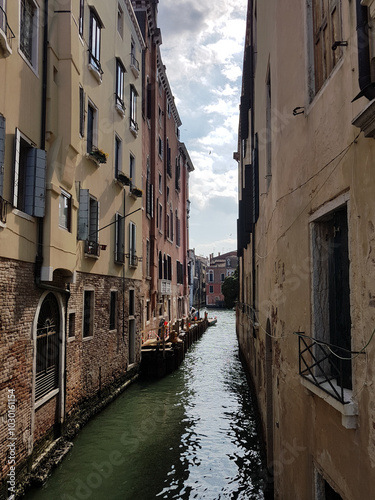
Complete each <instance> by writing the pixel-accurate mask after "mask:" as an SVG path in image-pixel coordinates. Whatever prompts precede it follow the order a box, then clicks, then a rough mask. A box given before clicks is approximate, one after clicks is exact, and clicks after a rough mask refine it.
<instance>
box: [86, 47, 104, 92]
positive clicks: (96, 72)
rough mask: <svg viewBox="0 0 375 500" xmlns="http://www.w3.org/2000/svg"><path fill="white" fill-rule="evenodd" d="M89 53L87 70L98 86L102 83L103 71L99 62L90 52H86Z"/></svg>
mask: <svg viewBox="0 0 375 500" xmlns="http://www.w3.org/2000/svg"><path fill="white" fill-rule="evenodd" d="M88 53H89V70H90V71H91V73H92V74H93V76H94V78H95V79H96V80H97V82H98V83H99V84H101V83H102V75H103V73H104V71H103V70H102V67H101V65H100V61H99V60H98V59H97V58H96V57H95V56H94V54H93V53H92V52H91V50H90V49H89V50H88Z"/></svg>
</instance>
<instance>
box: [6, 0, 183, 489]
mask: <svg viewBox="0 0 375 500" xmlns="http://www.w3.org/2000/svg"><path fill="white" fill-rule="evenodd" d="M134 4H136V2H134ZM144 4H145V5H146V7H147V10H150V9H151V8H156V3H155V2H144ZM0 7H1V10H0V215H1V220H0V286H1V290H0V294H1V295H0V331H1V336H0V352H1V359H2V368H1V373H0V419H1V426H0V457H1V475H0V480H1V488H2V489H1V493H0V496H1V495H2V494H3V493H4V492H5V489H6V488H7V484H6V479H7V478H9V476H7V475H8V474H9V471H10V470H12V471H13V469H11V468H12V467H13V468H14V470H15V472H16V475H17V484H20V482H21V479H22V477H24V476H25V475H27V474H28V473H29V472H30V471H31V467H32V464H33V462H34V461H35V459H36V458H37V457H38V456H39V455H40V454H41V453H42V452H43V451H44V450H45V449H46V448H47V447H48V445H49V444H50V443H52V442H54V441H55V440H56V438H58V437H59V436H62V435H71V434H72V433H73V434H74V432H75V431H74V429H76V428H77V427H79V425H81V424H82V418H81V417H82V415H86V416H85V419H84V420H87V418H88V416H89V415H90V414H92V413H93V412H95V411H96V409H97V407H99V406H101V405H102V404H103V401H104V400H106V398H107V397H110V396H111V394H113V393H114V391H116V390H118V389H119V388H121V387H123V386H124V385H126V384H127V383H128V382H129V381H130V380H132V379H133V377H134V376H135V375H136V373H137V371H138V368H139V365H140V356H141V344H142V339H143V335H144V327H145V325H146V323H147V322H146V320H145V316H146V311H147V307H146V302H147V300H148V299H147V298H146V295H145V291H144V283H145V282H146V283H148V282H149V281H148V280H149V278H150V277H151V278H152V279H153V280H156V281H155V287H157V286H158V282H157V272H154V271H152V272H151V271H150V272H149V269H150V268H147V265H150V264H151V257H150V259H149V260H147V259H146V255H147V249H146V245H145V244H144V243H145V242H146V241H147V240H149V241H150V240H151V238H150V236H149V235H150V227H149V226H148V225H147V224H145V223H144V222H145V221H146V220H148V219H147V216H146V214H149V213H150V210H151V209H150V208H149V205H147V204H148V203H149V201H150V200H149V198H148V196H147V197H146V193H147V194H149V193H150V189H149V184H148V179H147V176H146V175H145V172H146V171H147V170H145V168H144V167H145V164H146V163H147V159H146V156H147V155H146V153H145V151H150V156H151V149H150V148H151V146H150V144H151V143H148V142H147V140H145V138H147V132H145V130H147V131H148V130H150V129H151V130H156V129H157V126H158V124H159V117H158V116H157V114H156V115H155V113H153V115H152V118H150V120H151V119H152V120H155V121H156V122H157V123H155V124H154V123H152V124H151V121H150V120H146V119H145V113H144V111H145V108H144V107H143V104H144V99H145V96H146V94H147V91H148V89H147V88H146V86H144V85H143V84H144V81H145V80H144V75H145V74H146V73H145V65H143V62H144V60H145V57H146V58H147V56H145V54H146V53H147V50H146V46H147V42H148V40H147V37H148V36H149V32H148V31H146V32H142V28H143V27H142V25H141V23H140V22H138V19H137V15H136V13H135V11H134V9H133V6H132V3H131V2H130V0H119V1H118V2H115V3H113V2H110V4H108V5H107V4H104V3H103V2H98V1H93V2H90V3H87V1H83V0H71V1H70V0H49V1H45V2H37V1H34V0H22V1H17V2H0ZM155 30H156V32H158V28H157V27H156V26H155ZM159 34H160V33H159ZM145 36H146V39H145V38H144V37H145ZM153 57H155V70H156V71H157V68H158V65H159V74H160V72H162V71H163V66H162V65H161V62H160V54H159V52H158V51H156V52H155V54H154V55H153ZM157 57H159V63H157V62H156V61H157ZM149 73H150V74H152V78H153V81H152V85H153V88H154V89H156V90H155V94H157V95H161V97H160V102H162V103H163V111H164V114H163V120H165V124H164V125H163V130H164V132H163V133H164V134H165V136H163V139H164V140H166V141H167V143H168V140H167V138H169V137H171V138H172V137H173V134H172V131H173V133H174V134H176V127H177V128H178V125H179V123H180V122H179V117H178V113H177V110H176V109H175V107H173V106H174V103H173V98H172V96H171V92H170V89H169V86H168V85H167V83H166V76H165V70H164V73H163V74H164V77H163V78H164V79H163V82H161V78H160V77H157V74H156V73H153V71H152V70H151V69H150V70H149ZM146 78H147V77H146ZM158 78H159V79H158ZM156 82H160V83H158V85H156ZM160 87H161V89H160ZM160 92H161V94H159V93H160ZM157 106H158V105H156V108H155V109H157ZM160 106H161V104H160ZM170 117H172V122H173V124H172V125H169V124H168V123H167V119H169V118H170ZM175 136H176V135H175ZM164 137H165V138H164ZM145 143H146V144H145ZM157 144H158V143H157ZM169 147H170V148H171V149H172V148H173V158H175V157H178V158H179V161H180V163H179V165H180V171H181V177H180V184H179V186H180V192H179V193H178V196H177V195H176V194H175V192H176V191H177V189H174V183H175V177H174V176H173V180H170V183H172V182H173V190H172V188H170V193H171V198H170V199H169V200H168V199H167V197H166V190H167V185H168V184H167V181H166V180H163V183H165V187H164V185H163V193H164V194H163V196H165V199H163V203H164V204H165V206H167V204H168V201H169V202H170V203H171V206H172V205H173V213H174V214H178V215H177V217H178V218H179V219H180V220H181V221H184V222H183V223H181V225H180V226H178V227H179V231H180V233H179V234H180V239H179V242H180V244H179V245H176V239H175V238H171V237H170V235H171V233H170V232H169V233H166V232H165V231H164V224H165V222H164V220H163V231H162V233H163V235H165V234H168V235H169V240H171V241H173V242H174V243H175V246H174V250H173V251H169V254H171V255H172V254H173V259H174V260H173V262H174V265H175V266H176V267H177V264H176V262H177V261H178V262H181V263H182V264H181V265H182V266H183V269H182V270H180V271H181V273H182V274H183V276H182V277H181V278H180V281H177V278H176V273H177V269H173V276H174V278H173V279H175V283H176V284H175V287H174V288H173V297H172V294H171V297H170V298H169V299H170V303H171V304H173V306H174V305H175V312H174V316H173V317H176V316H177V310H178V307H179V302H178V300H179V299H180V297H185V296H186V297H187V295H188V294H187V281H186V270H185V268H186V258H187V248H188V244H187V238H188V234H187V225H186V212H187V206H188V202H187V199H188V194H187V192H188V191H187V190H188V184H187V176H188V175H187V172H188V171H189V169H191V168H192V166H188V164H189V165H191V162H190V159H189V158H188V153H187V151H186V148H185V147H184V145H183V144H182V143H180V142H179V140H177V139H175V140H174V141H171V142H170V146H169ZM166 151H167V149H166ZM152 154H154V153H152ZM165 154H167V153H165ZM156 156H158V155H156ZM150 164H151V163H150ZM176 164H177V161H176ZM158 165H159V164H158ZM166 165H167V163H166V162H165V161H164V160H163V159H160V165H159V167H157V169H156V171H159V170H160V171H161V172H162V173H163V175H164V169H165V168H166ZM154 170H155V169H154ZM154 170H153V172H154ZM153 175H155V176H156V177H155V178H154V179H153V181H152V182H153V183H154V185H155V186H156V185H157V184H156V179H158V177H157V174H153ZM176 182H177V181H176ZM152 203H153V205H152V210H153V213H154V214H155V215H156V211H157V205H156V199H155V200H154V201H153V202H152ZM163 217H164V215H163ZM152 220H153V219H152ZM174 223H175V224H176V222H175V220H174ZM175 227H176V230H175V233H174V234H176V238H177V225H176V226H175ZM144 231H146V233H144ZM158 238H159V237H158ZM159 240H160V241H159ZM167 240H168V238H167ZM161 241H162V238H161V237H160V238H159V239H157V242H155V241H153V245H154V246H153V248H154V254H155V256H156V255H157V252H159V250H160V251H162V252H163V254H164V253H166V249H165V248H164V247H163V248H161V245H162V243H161ZM167 243H168V241H166V242H165V243H164V241H163V244H165V245H167ZM173 252H174V253H173ZM150 255H151V254H150ZM152 262H153V264H152V265H153V266H154V267H155V266H156V269H158V268H157V259H156V258H153V261H152ZM152 269H153V268H152ZM179 276H180V275H179ZM185 288H186V290H185ZM174 297H176V299H175V298H174ZM150 300H151V298H150ZM154 300H155V305H156V304H157V303H158V299H154ZM186 300H187V299H186ZM159 302H163V301H162V300H161V299H160V301H159ZM165 302H166V303H165V304H164V307H165V308H168V302H167V301H165ZM182 308H183V307H182V306H181V309H182ZM171 316H172V314H171ZM171 319H172V318H171ZM9 395H10V396H11V398H10V399H9V398H8V396H9ZM13 396H14V397H13ZM8 401H11V402H12V404H13V401H16V403H15V405H16V406H15V410H14V408H13V407H12V408H10V407H9V405H8ZM9 411H10V412H11V417H12V418H13V412H15V415H16V416H15V420H16V424H15V440H14V447H15V450H16V452H15V453H16V454H15V459H14V462H13V461H11V462H9V458H11V459H13V456H12V457H10V455H9V447H8V444H9V442H10V441H9V439H10V435H9V432H8V431H9V426H8V427H7V422H8V419H9V415H10V413H9ZM12 443H13V441H12Z"/></svg>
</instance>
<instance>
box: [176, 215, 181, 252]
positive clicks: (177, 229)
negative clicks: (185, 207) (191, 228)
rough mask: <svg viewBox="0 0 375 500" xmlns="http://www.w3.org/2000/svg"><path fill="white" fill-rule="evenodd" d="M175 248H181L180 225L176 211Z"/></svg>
mask: <svg viewBox="0 0 375 500" xmlns="http://www.w3.org/2000/svg"><path fill="white" fill-rule="evenodd" d="M176 246H178V247H179V246H181V223H180V219H179V218H178V215H177V210H176Z"/></svg>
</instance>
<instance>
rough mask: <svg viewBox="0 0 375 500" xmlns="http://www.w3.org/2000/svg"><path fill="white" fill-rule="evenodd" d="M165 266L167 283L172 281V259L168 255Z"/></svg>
mask: <svg viewBox="0 0 375 500" xmlns="http://www.w3.org/2000/svg"><path fill="white" fill-rule="evenodd" d="M167 266H168V274H167V279H168V280H169V281H171V280H172V258H171V256H170V255H168V256H167Z"/></svg>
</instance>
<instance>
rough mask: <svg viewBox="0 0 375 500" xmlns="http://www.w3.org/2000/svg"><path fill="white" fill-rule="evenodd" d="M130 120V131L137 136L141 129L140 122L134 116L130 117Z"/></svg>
mask: <svg viewBox="0 0 375 500" xmlns="http://www.w3.org/2000/svg"><path fill="white" fill-rule="evenodd" d="M129 122H130V132H131V133H132V134H133V135H134V137H137V135H138V130H139V127H138V123H137V122H136V121H135V120H134V119H133V118H132V117H130V119H129Z"/></svg>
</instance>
